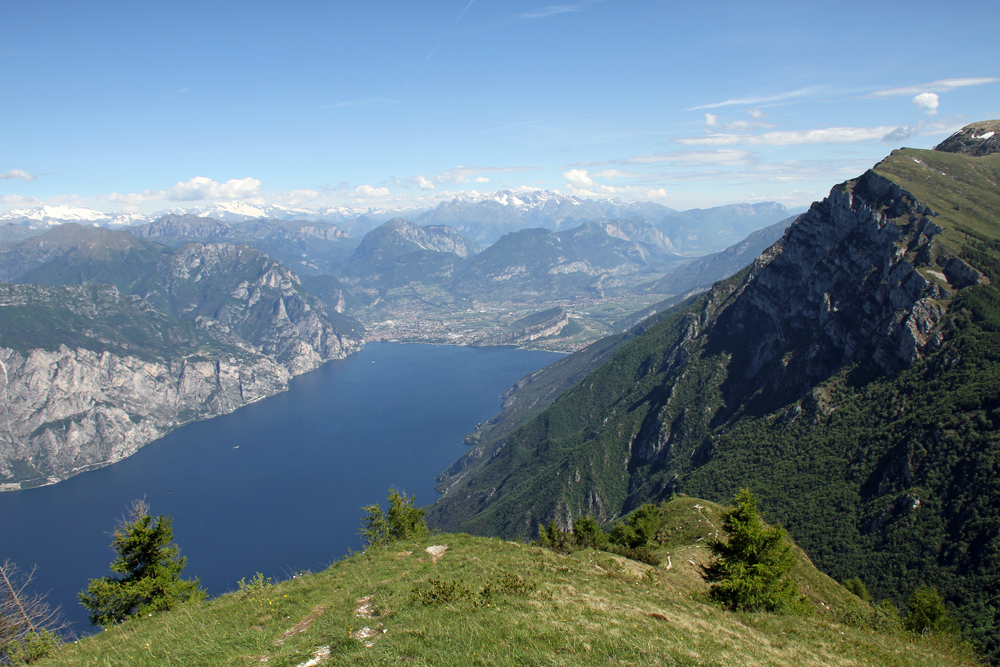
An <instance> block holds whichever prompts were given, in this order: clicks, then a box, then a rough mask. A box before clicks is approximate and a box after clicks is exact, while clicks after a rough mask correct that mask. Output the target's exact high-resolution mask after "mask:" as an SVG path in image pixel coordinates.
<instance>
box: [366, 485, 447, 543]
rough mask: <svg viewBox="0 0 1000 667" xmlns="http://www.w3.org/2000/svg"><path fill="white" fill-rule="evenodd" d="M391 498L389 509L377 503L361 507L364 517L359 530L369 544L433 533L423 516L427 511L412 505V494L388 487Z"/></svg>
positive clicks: (389, 498)
mask: <svg viewBox="0 0 1000 667" xmlns="http://www.w3.org/2000/svg"><path fill="white" fill-rule="evenodd" d="M388 500H389V509H388V510H387V511H385V512H383V511H382V507H381V505H379V504H378V503H373V504H371V505H368V506H366V507H364V508H362V509H364V511H365V516H364V518H363V519H362V520H361V530H359V531H358V532H359V533H360V534H361V536H362V537H363V538H364V539H365V543H366V544H367V545H368V546H375V545H382V544H391V543H392V542H395V541H396V540H408V539H413V538H417V537H423V536H424V535H427V534H428V533H429V532H430V531H429V530H428V529H427V520H426V519H425V518H424V514H425V511H424V510H423V509H422V508H419V507H414V506H413V501H414V498H413V496H410V497H407V496H406V495H405V494H402V493H400V492H399V491H397V490H396V489H389V497H388Z"/></svg>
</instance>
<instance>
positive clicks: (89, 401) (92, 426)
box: [0, 345, 290, 488]
mask: <svg viewBox="0 0 1000 667" xmlns="http://www.w3.org/2000/svg"><path fill="white" fill-rule="evenodd" d="M0 372H2V378H0V382H2V383H3V384H2V386H0V476H2V477H3V478H7V479H8V480H13V481H8V483H7V484H5V486H7V487H9V488H20V487H21V484H22V483H24V484H25V485H27V486H33V485H38V484H44V483H52V482H56V481H59V480H62V479H66V478H67V477H70V476H72V475H74V474H76V473H78V472H82V471H84V470H88V469H92V468H98V467H101V466H104V465H108V464H111V463H114V462H116V461H120V460H121V459H123V458H125V457H127V456H130V455H132V454H134V453H135V452H136V451H137V450H138V449H139V448H140V447H142V446H143V445H146V444H148V443H149V442H152V441H153V440H155V439H157V438H160V437H162V436H163V435H165V434H167V433H169V432H170V431H171V430H173V429H174V428H176V427H178V426H180V425H181V424H184V423H186V422H190V421H194V420H197V419H204V418H206V417H212V416H215V415H219V414H225V413H228V412H232V411H233V410H235V409H237V408H239V407H241V406H244V405H246V404H248V403H252V402H254V401H257V400H259V399H261V398H265V397H267V396H271V395H273V394H276V393H278V392H280V391H283V390H284V389H286V388H287V383H288V379H289V378H290V374H289V372H288V371H287V370H285V369H284V368H283V367H282V366H280V365H279V364H277V363H275V362H274V361H273V360H271V359H268V358H267V357H262V356H258V355H246V356H243V357H235V356H230V357H224V358H217V359H198V358H195V357H188V358H181V359H171V360H159V361H154V360H148V359H141V358H138V357H134V356H128V355H125V356H122V355H118V354H113V353H111V352H107V351H104V352H96V351H93V350H87V349H84V348H76V349H70V348H68V347H66V346H65V345H62V346H60V347H59V348H58V349H56V350H51V351H48V350H42V349H37V348H36V349H33V350H31V351H30V352H28V353H27V354H22V353H20V352H17V351H14V350H12V349H10V348H6V347H3V348H0Z"/></svg>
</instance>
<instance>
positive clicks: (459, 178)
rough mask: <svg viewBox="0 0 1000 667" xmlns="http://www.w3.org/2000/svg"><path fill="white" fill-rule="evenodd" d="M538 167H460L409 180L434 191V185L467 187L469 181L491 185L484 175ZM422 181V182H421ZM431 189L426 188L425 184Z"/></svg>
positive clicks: (424, 188)
mask: <svg viewBox="0 0 1000 667" xmlns="http://www.w3.org/2000/svg"><path fill="white" fill-rule="evenodd" d="M537 169H538V167H466V166H463V165H459V166H457V167H454V168H452V169H448V170H447V171H443V172H441V173H440V174H438V175H437V176H433V177H431V178H425V177H424V176H423V175H420V176H415V177H413V178H411V179H408V180H409V182H411V183H416V184H417V185H418V186H419V187H420V188H421V189H422V190H430V189H433V187H434V184H435V183H436V184H438V185H465V184H466V183H468V182H469V181H473V182H475V183H489V182H490V179H489V178H488V177H486V176H483V173H484V172H485V173H490V174H502V173H510V172H516V171H535V170H537ZM421 179H422V180H421ZM422 183H424V184H427V185H430V186H431V187H425V186H424V184H422Z"/></svg>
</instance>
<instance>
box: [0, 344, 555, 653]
mask: <svg viewBox="0 0 1000 667" xmlns="http://www.w3.org/2000/svg"><path fill="white" fill-rule="evenodd" d="M560 356H561V355H558V354H555V353H550V352H534V351H524V350H516V349H513V348H468V347H458V346H443V345H416V344H409V345H408V344H399V343H370V344H368V345H366V346H365V348H364V350H362V351H361V352H360V353H358V354H356V355H354V356H352V357H350V358H348V359H345V360H341V361H333V362H330V363H328V364H325V365H324V366H322V367H321V368H319V369H317V370H315V371H313V372H311V373H307V374H305V375H302V376H299V377H297V378H295V379H293V380H292V381H291V383H290V386H289V390H288V391H287V392H284V393H282V394H279V395H277V396H272V397H271V398H268V399H265V400H263V401H260V402H258V403H255V404H253V405H249V406H247V407H244V408H241V409H240V410H237V411H236V412H234V413H232V414H229V415H224V416H221V417H216V418H214V419H210V420H207V421H202V422H197V423H193V424H188V425H186V426H183V427H181V428H179V429H177V430H176V431H174V432H172V433H170V434H169V435H167V436H166V437H164V438H161V439H160V440H157V441H155V442H153V443H151V444H149V445H147V446H146V447H144V448H142V449H141V450H139V452H138V453H137V454H135V455H134V456H132V457H130V458H128V459H125V460H124V461H121V462H119V463H116V464H114V465H112V466H108V467H106V468H101V469H100V470H95V471H92V472H87V473H83V474H80V475H77V476H75V477H72V478H70V479H68V480H66V481H64V482H60V483H58V484H55V485H53V486H47V487H42V488H39V489H31V490H26V491H15V492H8V493H0V535H2V538H0V561H2V560H3V559H10V560H12V561H14V562H16V563H17V565H18V566H19V567H20V568H21V569H22V570H26V569H28V568H30V567H31V566H33V565H37V567H38V571H37V573H36V577H37V579H36V584H35V587H34V592H36V593H44V592H46V591H50V592H49V595H48V601H49V602H50V603H54V604H60V605H62V607H63V611H64V614H65V615H66V616H67V618H69V619H70V620H71V621H74V630H75V631H76V632H77V633H78V634H84V633H87V632H90V631H92V628H91V626H90V624H89V622H88V621H87V612H86V610H85V609H84V608H83V607H82V606H81V605H80V604H79V603H78V602H77V599H76V593H77V592H78V591H80V590H82V589H83V588H85V587H86V586H87V582H88V580H89V579H91V578H99V577H104V576H108V575H110V574H111V572H110V570H109V569H108V567H109V564H110V563H111V560H112V559H113V558H114V552H112V551H111V549H110V548H109V547H108V545H109V543H110V532H111V531H112V530H113V529H114V527H115V523H116V521H118V520H119V519H120V518H121V517H122V515H123V514H124V512H125V510H126V509H127V507H128V506H129V505H130V504H131V502H132V501H133V500H134V499H136V498H142V497H143V496H145V498H146V500H147V502H148V503H149V505H150V510H151V514H153V515H154V516H156V515H159V514H168V515H170V516H172V517H173V526H174V538H175V541H176V542H177V543H178V544H179V545H180V547H181V554H182V555H184V556H187V559H188V561H187V567H186V569H185V570H184V573H183V576H184V577H199V578H200V579H201V583H202V586H204V587H205V588H206V589H207V590H208V592H209V594H210V595H212V596H215V595H218V594H220V593H223V592H226V591H228V590H233V589H235V588H236V587H237V582H238V581H239V580H240V579H241V578H244V577H245V578H246V579H247V580H249V579H250V578H252V577H253V576H254V574H255V573H257V572H262V573H263V574H264V575H265V576H267V577H273V578H274V579H276V580H277V579H287V578H289V577H290V576H291V575H292V574H293V573H295V572H298V571H302V570H310V571H313V572H316V571H319V570H322V569H325V568H326V567H327V566H328V565H330V564H331V563H332V562H333V561H335V560H337V559H338V558H340V557H341V556H343V555H344V554H345V553H346V552H347V551H348V549H355V550H357V549H360V548H361V547H362V542H361V540H360V538H359V537H358V535H357V530H358V528H359V527H360V525H361V517H362V515H363V512H362V511H361V507H362V506H364V505H367V504H370V503H372V502H374V501H380V502H381V503H382V505H383V506H385V504H386V503H385V497H386V493H387V491H388V489H389V487H391V486H395V487H396V488H399V489H400V490H402V491H405V492H406V493H407V494H409V495H415V496H416V501H417V504H418V505H425V504H430V503H432V502H433V501H434V500H435V499H436V498H437V493H436V492H435V491H434V478H435V476H437V474H438V473H440V472H441V471H442V470H444V469H445V468H447V467H448V466H449V465H451V463H452V462H454V461H455V459H457V458H458V457H459V456H461V455H462V453H463V452H464V451H466V446H465V445H463V444H462V439H463V438H464V437H465V435H466V434H467V433H468V432H469V431H471V430H472V429H473V428H474V427H475V425H476V424H477V423H478V422H483V421H486V420H487V419H489V418H490V417H492V416H493V415H494V414H496V413H497V412H499V410H500V407H501V401H500V398H499V395H500V394H501V393H503V392H504V391H505V390H506V389H507V388H508V387H510V386H511V385H512V384H513V383H514V382H516V381H517V380H518V379H519V378H521V377H522V376H523V375H525V374H527V373H530V372H532V371H534V370H537V369H538V368H541V367H542V366H545V365H547V364H549V363H551V362H553V361H555V360H556V359H558V358H559V357H560Z"/></svg>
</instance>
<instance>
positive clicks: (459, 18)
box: [403, 0, 476, 90]
mask: <svg viewBox="0 0 1000 667" xmlns="http://www.w3.org/2000/svg"><path fill="white" fill-rule="evenodd" d="M475 1H476V0H469V3H468V4H467V5H465V9H463V10H462V12H461V13H460V14H459V15H458V18H457V19H455V22H454V23H452V24H451V27H450V28H448V31H447V32H446V33H445V34H444V37H447V36H448V35H450V34H451V33H452V32H454V31H455V28H457V27H458V23H459V21H461V20H462V17H463V16H465V13H466V12H467V11H469V7H471V6H472V3H473V2H475ZM444 37H442V40H443V39H444ZM441 43H442V42H438V43H437V44H435V45H434V48H433V49H431V52H430V53H428V54H427V57H426V58H424V60H423V62H421V63H420V66H419V67H417V69H416V70H415V71H414V72H413V74H412V75H411V76H410V78H409V80H408V81H407V82H406V83H405V84H404V85H403V89H404V90H405V89H406V88H408V87H409V86H410V83H411V82H412V81H413V79H415V78H416V77H417V75H418V74H420V71H421V70H422V69H423V68H424V66H425V65H426V64H427V63H429V62H430V61H431V58H432V57H433V56H434V54H435V53H436V52H437V50H438V49H439V48H440V47H441Z"/></svg>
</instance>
